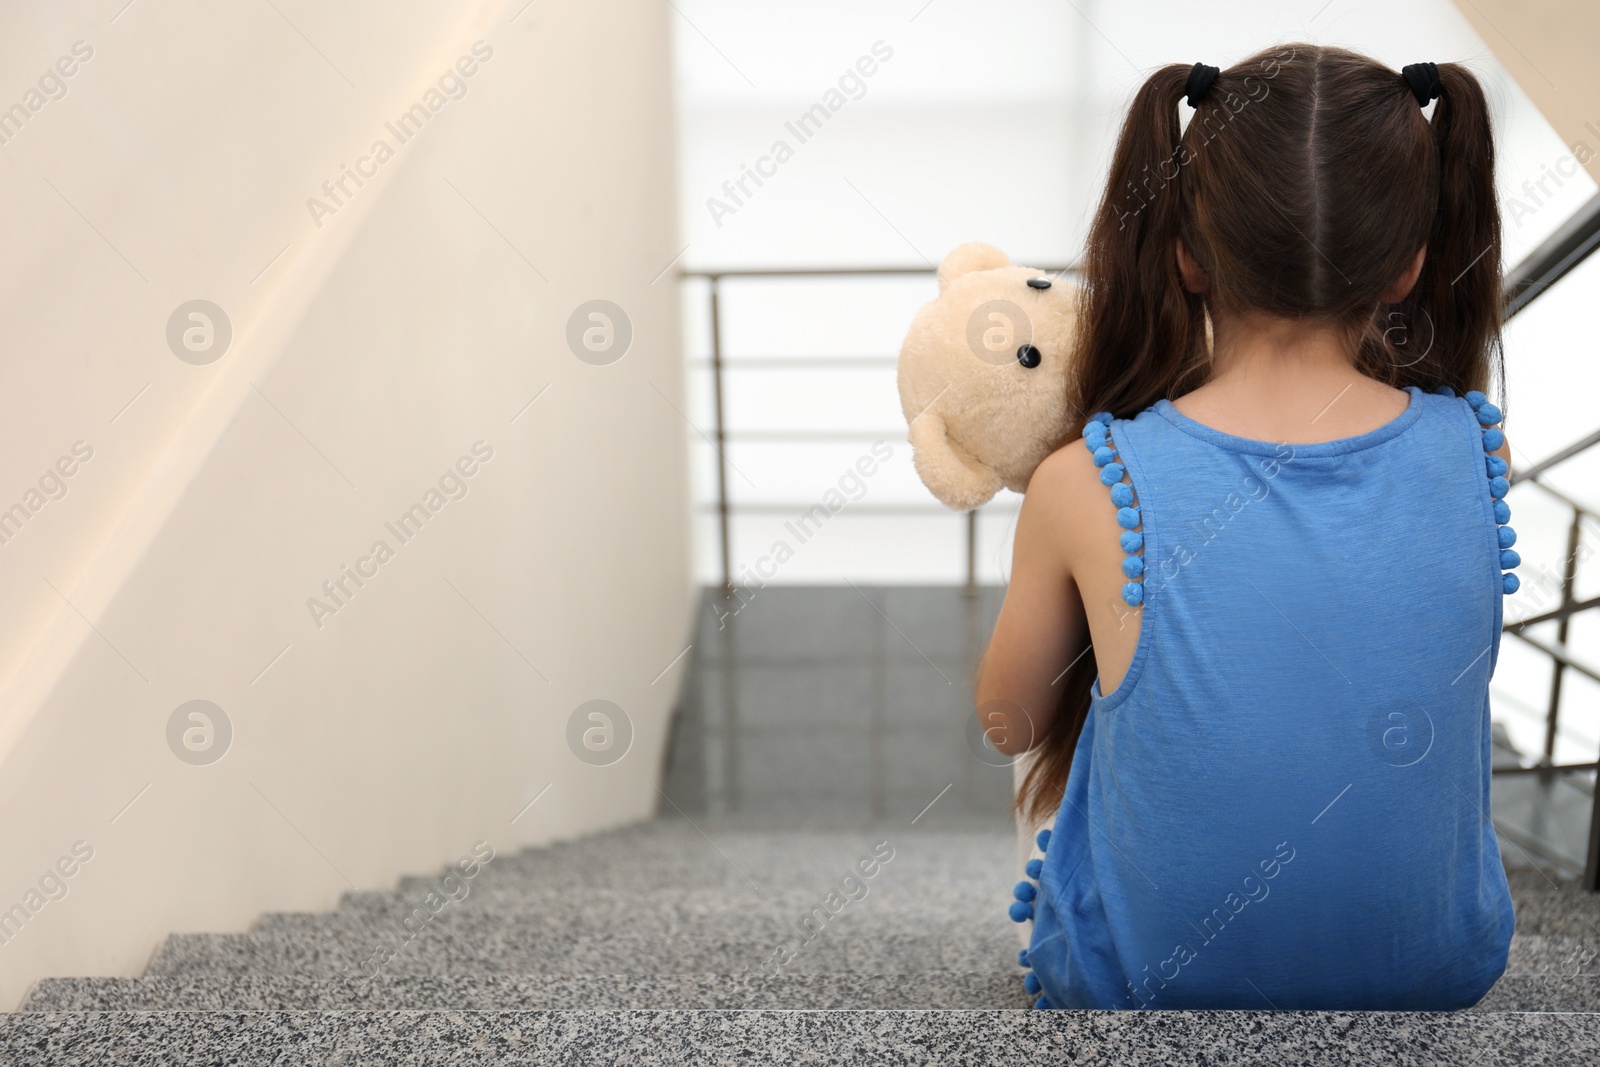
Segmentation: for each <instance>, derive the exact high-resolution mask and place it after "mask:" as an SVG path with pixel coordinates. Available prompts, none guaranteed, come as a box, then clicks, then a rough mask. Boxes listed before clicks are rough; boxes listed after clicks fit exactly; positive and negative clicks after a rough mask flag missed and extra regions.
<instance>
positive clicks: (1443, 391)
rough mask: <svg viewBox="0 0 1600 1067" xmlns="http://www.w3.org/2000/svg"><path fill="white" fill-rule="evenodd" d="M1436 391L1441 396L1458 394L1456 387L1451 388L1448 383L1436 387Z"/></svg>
mask: <svg viewBox="0 0 1600 1067" xmlns="http://www.w3.org/2000/svg"><path fill="white" fill-rule="evenodd" d="M1434 392H1435V393H1438V394H1439V395H1440V396H1455V395H1456V391H1455V390H1454V389H1452V388H1450V387H1449V386H1448V385H1441V386H1439V388H1437V389H1435V390H1434Z"/></svg>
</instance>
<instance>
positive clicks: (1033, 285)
mask: <svg viewBox="0 0 1600 1067" xmlns="http://www.w3.org/2000/svg"><path fill="white" fill-rule="evenodd" d="M1028 288H1029V289H1048V288H1050V279H1049V278H1029V279H1028Z"/></svg>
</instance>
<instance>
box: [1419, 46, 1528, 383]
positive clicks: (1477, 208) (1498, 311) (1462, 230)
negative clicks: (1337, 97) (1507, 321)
mask: <svg viewBox="0 0 1600 1067" xmlns="http://www.w3.org/2000/svg"><path fill="white" fill-rule="evenodd" d="M1438 70H1439V98H1438V100H1437V101H1436V102H1435V103H1434V110H1433V121H1432V123H1431V133H1432V138H1433V144H1434V147H1435V149H1436V150H1437V153H1438V167H1439V199H1438V208H1437V210H1436V211H1435V213H1434V217H1433V224H1432V227H1431V229H1430V230H1429V233H1428V245H1427V247H1428V253H1427V257H1426V258H1425V260H1424V261H1423V266H1422V274H1421V276H1420V277H1419V278H1418V279H1417V285H1416V287H1415V288H1414V289H1413V290H1412V291H1411V294H1410V295H1409V296H1408V297H1407V299H1406V300H1405V301H1403V302H1402V304H1401V305H1400V306H1401V310H1402V314H1403V315H1404V317H1405V319H1406V320H1407V321H1408V322H1410V323H1414V324H1417V325H1416V326H1415V327H1414V330H1415V331H1425V337H1424V338H1423V339H1424V340H1427V341H1431V344H1430V346H1429V349H1428V354H1427V356H1426V357H1424V358H1423V359H1422V360H1420V361H1419V363H1418V365H1417V366H1415V367H1413V368H1411V370H1412V371H1413V372H1415V373H1414V374H1411V375H1407V377H1408V379H1411V380H1408V381H1405V382H1402V383H1401V384H1415V385H1419V386H1423V387H1429V386H1437V385H1447V386H1450V387H1451V388H1452V389H1454V390H1455V391H1456V392H1457V393H1465V392H1466V391H1467V390H1469V389H1477V390H1483V391H1489V389H1490V386H1491V385H1493V387H1494V392H1495V393H1496V394H1497V395H1498V396H1499V397H1502V398H1503V397H1504V395H1505V370H1504V367H1503V365H1502V363H1501V350H1500V323H1501V320H1502V312H1503V308H1504V297H1503V295H1502V283H1501V277H1500V207H1499V202H1498V201H1497V200H1496V197H1495V189H1494V137H1493V133H1492V131H1491V129H1490V125H1489V104H1488V101H1487V100H1486V99H1485V98H1484V94H1483V89H1482V87H1481V86H1480V85H1479V84H1478V79H1477V78H1476V77H1474V76H1473V75H1472V73H1471V71H1469V70H1467V68H1466V67H1463V66H1461V65H1459V64H1456V63H1441V64H1439V68H1438ZM1398 91H1400V92H1405V91H1406V90H1404V89H1400V90H1398Z"/></svg>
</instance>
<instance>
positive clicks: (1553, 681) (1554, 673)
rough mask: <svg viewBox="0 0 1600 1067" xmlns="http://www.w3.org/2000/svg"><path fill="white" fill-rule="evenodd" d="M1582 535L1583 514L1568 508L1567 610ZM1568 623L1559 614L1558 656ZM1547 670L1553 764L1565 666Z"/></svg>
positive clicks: (1547, 749)
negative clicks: (1570, 511)
mask: <svg viewBox="0 0 1600 1067" xmlns="http://www.w3.org/2000/svg"><path fill="white" fill-rule="evenodd" d="M1582 536H1583V512H1581V511H1579V510H1578V509H1577V508H1573V509H1572V525H1571V526H1569V527H1568V528H1567V558H1566V563H1565V565H1564V566H1563V567H1562V575H1561V606H1562V607H1563V608H1570V607H1571V606H1572V605H1573V603H1574V600H1573V597H1574V595H1575V593H1576V592H1577V585H1578V539H1579V538H1580V537H1582ZM1571 623H1572V616H1571V615H1563V616H1562V617H1561V621H1560V622H1559V623H1557V624H1556V648H1558V649H1560V650H1561V654H1562V655H1563V656H1565V655H1566V654H1567V629H1568V627H1569V626H1570V625H1571ZM1551 667H1552V670H1551V671H1550V705H1549V709H1548V710H1547V711H1546V712H1545V719H1544V761H1545V762H1546V763H1554V762H1555V758H1556V731H1557V723H1558V719H1559V718H1560V715H1561V683H1562V680H1563V678H1564V676H1565V674H1566V671H1567V665H1566V664H1565V663H1563V662H1562V661H1561V660H1559V659H1558V660H1555V661H1554V662H1552V664H1551Z"/></svg>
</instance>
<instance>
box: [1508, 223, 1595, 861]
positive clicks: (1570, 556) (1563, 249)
mask: <svg viewBox="0 0 1600 1067" xmlns="http://www.w3.org/2000/svg"><path fill="white" fill-rule="evenodd" d="M1597 247H1600V195H1596V196H1594V197H1592V198H1590V200H1589V201H1588V202H1587V203H1586V204H1584V206H1583V207H1581V208H1579V209H1578V210H1577V212H1576V213H1574V214H1573V216H1572V218H1570V219H1568V220H1567V221H1566V223H1564V224H1563V225H1562V226H1561V227H1559V228H1558V229H1557V230H1556V232H1555V233H1554V234H1552V235H1551V236H1550V238H1549V239H1548V240H1546V241H1545V242H1544V243H1543V244H1541V245H1540V246H1539V247H1538V248H1536V249H1534V250H1533V252H1532V253H1531V254H1530V255H1528V256H1527V257H1526V258H1525V259H1524V260H1523V261H1522V262H1521V263H1520V264H1518V265H1517V266H1516V267H1515V268H1514V269H1513V270H1512V271H1511V272H1510V273H1509V274H1508V275H1507V278H1506V318H1507V319H1510V318H1512V317H1513V316H1515V315H1517V314H1519V313H1520V312H1522V311H1524V310H1526V309H1527V308H1528V307H1529V306H1530V305H1531V304H1532V303H1533V302H1534V301H1535V300H1537V299H1538V298H1539V297H1540V296H1542V295H1543V294H1544V293H1546V292H1548V291H1549V290H1550V288H1551V286H1553V285H1555V283H1556V282H1558V281H1560V280H1561V279H1562V278H1563V277H1565V276H1566V275H1567V273H1568V272H1569V271H1571V270H1572V268H1574V267H1576V266H1577V265H1578V264H1579V263H1581V262H1583V261H1584V260H1585V259H1586V258H1588V257H1589V256H1590V255H1591V254H1593V253H1594V251H1595V250H1596V248H1597ZM1597 444H1600V430H1596V431H1595V432H1594V433H1592V434H1590V435H1589V436H1587V437H1585V438H1583V439H1582V440H1580V441H1575V442H1574V443H1572V444H1571V445H1568V446H1567V447H1566V448H1563V449H1561V450H1560V451H1558V452H1556V453H1555V454H1554V455H1551V456H1548V457H1546V458H1545V459H1543V460H1541V461H1539V462H1538V463H1535V464H1533V465H1532V466H1530V467H1527V468H1526V469H1524V470H1520V471H1513V472H1512V476H1511V484H1512V485H1514V486H1515V485H1521V484H1523V483H1526V484H1528V485H1531V486H1534V487H1536V488H1537V489H1539V490H1540V491H1542V492H1543V493H1545V494H1546V495H1547V496H1549V497H1550V498H1552V499H1553V500H1555V501H1557V502H1558V503H1560V504H1561V505H1563V506H1564V507H1566V508H1568V509H1569V510H1570V511H1571V512H1572V521H1571V522H1570V523H1569V524H1568V526H1567V551H1566V554H1565V556H1564V557H1563V564H1562V574H1561V576H1560V583H1561V600H1560V603H1558V604H1557V605H1556V606H1555V607H1554V608H1552V609H1550V610H1549V611H1542V612H1539V613H1537V614H1534V615H1530V616H1528V617H1526V618H1522V619H1517V620H1515V621H1513V622H1509V623H1507V624H1506V626H1505V632H1506V633H1508V634H1510V635H1512V636H1513V637H1516V638H1517V639H1519V640H1520V641H1522V642H1524V643H1525V644H1527V645H1528V646H1529V647H1531V648H1533V649H1535V650H1536V651H1538V652H1540V653H1542V654H1543V655H1545V656H1547V657H1548V658H1549V659H1550V665H1551V671H1550V694H1549V698H1548V701H1547V704H1546V708H1545V730H1544V750H1543V752H1542V753H1541V754H1540V756H1539V757H1538V759H1537V761H1536V762H1535V763H1534V764H1533V765H1532V766H1529V767H1505V768H1500V769H1499V770H1497V771H1496V772H1495V773H1496V774H1530V773H1531V774H1537V775H1539V776H1540V780H1541V781H1542V782H1545V783H1547V784H1548V783H1549V782H1550V781H1552V780H1553V779H1554V778H1555V777H1556V776H1557V775H1561V774H1572V773H1583V772H1586V771H1595V772H1596V781H1595V786H1596V787H1595V789H1594V793H1593V800H1592V803H1591V804H1590V813H1589V845H1588V850H1587V854H1586V855H1585V857H1584V866H1583V887H1584V888H1585V889H1588V890H1590V891H1591V892H1597V891H1600V761H1596V762H1591V763H1564V764H1561V763H1556V762H1555V747H1556V735H1557V732H1558V730H1559V728H1560V719H1561V697H1562V691H1563V682H1564V681H1565V680H1566V675H1567V672H1568V671H1576V672H1577V673H1578V674H1581V675H1584V676H1585V677H1587V678H1590V679H1592V680H1594V681H1596V682H1600V668H1596V667H1595V666H1591V665H1588V664H1584V663H1581V662H1579V661H1577V660H1574V659H1573V658H1572V657H1571V655H1570V649H1569V647H1568V644H1567V637H1568V634H1569V632H1570V629H1571V624H1572V617H1573V616H1574V615H1577V614H1578V613H1580V612H1584V611H1592V610H1594V609H1595V608H1596V607H1600V597H1591V598H1590V599H1588V600H1582V601H1580V600H1578V599H1577V598H1576V593H1577V588H1578V564H1579V562H1580V560H1581V559H1582V553H1581V552H1580V545H1581V541H1582V538H1583V527H1584V523H1585V521H1586V520H1588V519H1592V518H1595V514H1594V513H1593V512H1592V511H1589V510H1588V509H1587V508H1585V507H1584V506H1583V505H1582V504H1580V503H1578V502H1577V501H1575V500H1573V499H1571V498H1570V497H1568V496H1567V495H1566V494H1564V493H1562V492H1560V491H1558V490H1556V489H1555V488H1553V487H1552V486H1550V485H1549V484H1548V483H1546V482H1544V481H1543V480H1542V479H1543V477H1544V476H1545V475H1546V474H1548V473H1549V472H1550V471H1551V470H1552V469H1554V468H1555V467H1557V466H1559V465H1560V464H1562V463H1565V462H1567V461H1568V460H1570V459H1572V458H1573V457H1574V456H1577V455H1580V454H1582V453H1584V452H1586V451H1588V450H1589V449H1591V448H1593V447H1595V446H1596V445H1597ZM1548 622H1554V623H1556V641H1555V644H1554V646H1551V645H1547V644H1545V643H1544V642H1543V641H1539V640H1537V639H1535V638H1533V637H1531V636H1529V634H1528V633H1527V632H1526V631H1528V630H1529V629H1531V628H1532V627H1535V626H1538V625H1540V624H1542V623H1548Z"/></svg>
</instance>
